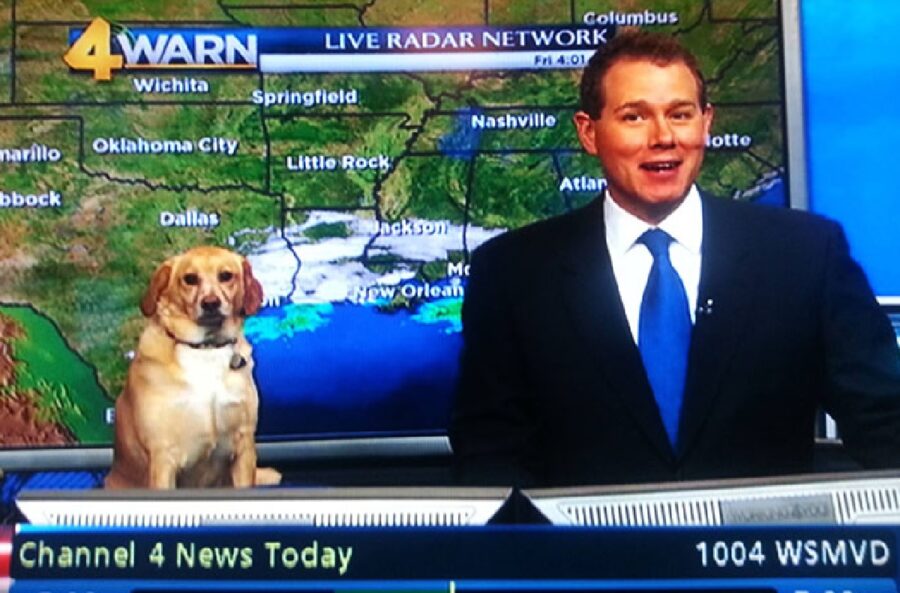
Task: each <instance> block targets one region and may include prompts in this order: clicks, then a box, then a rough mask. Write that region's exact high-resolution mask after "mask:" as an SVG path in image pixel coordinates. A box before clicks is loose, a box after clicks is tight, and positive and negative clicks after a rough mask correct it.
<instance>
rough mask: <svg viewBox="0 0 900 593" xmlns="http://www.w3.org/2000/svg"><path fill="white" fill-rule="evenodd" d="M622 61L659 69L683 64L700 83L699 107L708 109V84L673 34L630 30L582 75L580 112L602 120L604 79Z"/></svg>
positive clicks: (594, 58)
mask: <svg viewBox="0 0 900 593" xmlns="http://www.w3.org/2000/svg"><path fill="white" fill-rule="evenodd" d="M623 60H639V61H647V62H652V63H654V64H657V65H659V66H668V65H670V64H674V63H678V62H681V63H683V64H684V65H685V66H687V67H688V69H689V70H690V71H691V73H692V74H693V75H694V78H695V79H696V80H697V89H698V91H699V97H700V108H701V109H703V110H705V109H706V105H707V98H706V82H705V81H704V80H703V74H702V73H701V72H700V67H699V66H698V65H697V58H695V57H694V54H692V53H691V52H690V51H688V50H687V49H686V48H685V47H684V46H682V45H681V44H680V43H679V42H678V41H677V40H676V39H675V38H674V37H672V36H670V35H663V34H661V33H648V32H646V31H639V30H628V31H624V32H622V33H619V34H618V35H616V36H615V37H614V38H613V39H612V40H611V41H610V42H609V43H607V44H605V45H603V46H601V47H600V49H598V50H597V52H596V53H594V55H593V56H592V57H591V59H590V61H588V64H587V66H586V67H585V69H584V72H583V73H582V74H581V110H582V111H584V112H585V113H587V114H588V115H589V116H591V119H597V118H599V117H600V112H601V111H602V110H603V100H604V98H603V88H602V83H603V76H604V75H605V74H606V72H607V71H608V70H609V69H610V68H612V66H613V64H615V63H617V62H620V61H623Z"/></svg>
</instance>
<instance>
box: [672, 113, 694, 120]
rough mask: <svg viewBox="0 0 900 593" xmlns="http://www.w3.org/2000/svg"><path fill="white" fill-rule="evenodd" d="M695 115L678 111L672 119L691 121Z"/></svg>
mask: <svg viewBox="0 0 900 593" xmlns="http://www.w3.org/2000/svg"><path fill="white" fill-rule="evenodd" d="M691 117H693V114H692V113H691V112H690V111H676V112H675V113H673V114H672V119H682V120H683V119H691Z"/></svg>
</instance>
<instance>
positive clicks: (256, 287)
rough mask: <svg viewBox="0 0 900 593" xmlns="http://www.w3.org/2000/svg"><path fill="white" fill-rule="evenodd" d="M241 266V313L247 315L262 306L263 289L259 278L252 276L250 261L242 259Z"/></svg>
mask: <svg viewBox="0 0 900 593" xmlns="http://www.w3.org/2000/svg"><path fill="white" fill-rule="evenodd" d="M241 266H242V267H243V269H244V303H243V307H242V308H241V314H242V315H244V316H245V317H249V316H250V315H253V314H254V313H256V312H257V311H259V308H260V306H262V301H263V289H262V284H260V283H259V280H257V279H256V278H254V277H253V268H251V267H250V262H248V261H247V260H246V259H244V260H243V261H242V262H241Z"/></svg>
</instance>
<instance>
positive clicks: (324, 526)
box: [0, 474, 900, 593]
mask: <svg viewBox="0 0 900 593" xmlns="http://www.w3.org/2000/svg"><path fill="white" fill-rule="evenodd" d="M516 500H517V501H518V503H519V504H523V505H524V504H526V503H527V504H528V505H530V508H531V510H532V511H533V513H532V514H531V515H530V516H528V518H529V519H531V520H534V521H541V520H543V521H544V523H533V524H503V523H499V524H498V523H494V521H496V520H497V518H498V517H500V516H502V515H503V511H504V509H505V510H507V511H508V510H509V506H510V504H511V502H513V501H516ZM18 504H19V507H20V509H21V510H22V512H23V513H24V514H25V516H26V517H28V519H29V520H30V521H31V523H22V524H18V525H15V526H8V527H3V528H0V579H2V583H3V584H2V587H0V589H3V590H6V591H12V592H19V591H21V592H34V593H37V592H42V593H57V592H65V593H89V592H90V593H107V592H113V591H116V592H119V591H122V592H143V593H153V592H159V593H162V592H182V593H187V592H201V591H204V592H212V591H215V592H239V591H275V592H316V593H325V592H332V591H333V592H336V593H366V592H368V591H396V592H404V593H431V592H435V593H437V592H443V593H457V592H460V593H461V592H469V591H471V592H473V593H506V592H513V591H515V592H534V593H539V592H544V591H552V592H554V593H563V592H564V593H570V592H571V593H586V592H589V591H621V592H625V591H628V592H632V593H647V592H650V591H681V592H687V591H704V592H724V591H730V592H778V593H801V592H808V593H826V592H834V593H895V592H896V591H897V589H898V581H900V572H898V562H897V555H898V543H897V542H898V535H900V477H898V476H897V475H896V474H894V475H881V476H875V477H871V476H870V477H868V478H866V479H857V478H853V479H849V480H847V479H832V480H823V481H819V479H818V478H816V480H814V481H805V480H803V479H801V480H800V481H796V480H795V481H794V482H793V483H788V482H785V481H782V482H780V483H779V482H774V483H773V482H768V483H766V484H747V483H745V482H741V481H729V482H723V483H719V484H713V485H710V484H705V483H699V484H696V485H693V486H691V487H688V488H685V487H684V485H674V486H673V485H664V486H659V487H649V488H648V487H622V488H600V489H590V488H588V489H566V490H535V491H523V492H516V491H511V490H507V489H503V490H497V489H443V488H441V489H421V488H393V489H390V488H388V489H348V490H328V489H313V490H297V491H290V490H289V491H284V490H278V489H275V490H250V491H195V492H190V491H176V492H166V493H160V492H143V493H141V492H137V493H128V494H115V493H109V492H102V491H93V492H91V491H89V492H80V493H71V492H69V493H65V492H56V493H53V492H50V493H40V492H36V493H23V494H22V496H21V500H19V501H18ZM518 517H519V518H520V519H522V518H523V517H526V514H523V513H518ZM760 523H768V524H760Z"/></svg>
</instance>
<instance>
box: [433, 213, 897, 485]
mask: <svg viewBox="0 0 900 593" xmlns="http://www.w3.org/2000/svg"><path fill="white" fill-rule="evenodd" d="M703 225H704V238H703V246H702V254H703V263H702V268H701V276H700V286H699V295H698V304H701V305H704V304H706V302H707V300H708V299H712V310H711V312H709V313H698V315H697V319H696V322H695V325H694V329H693V333H692V342H691V350H690V355H689V356H690V357H689V368H688V379H687V386H686V391H685V400H684V404H683V409H682V416H681V424H680V428H679V435H680V436H679V441H680V443H679V448H678V450H677V451H673V450H672V448H671V446H670V445H669V443H668V440H667V438H666V434H665V430H664V428H663V425H662V421H661V419H660V417H659V413H658V411H657V408H656V403H655V400H654V398H653V394H652V392H651V389H650V386H649V383H648V381H647V378H646V374H645V372H644V369H643V364H642V362H641V358H640V353H639V351H638V349H637V346H636V345H635V343H634V340H633V338H632V336H631V333H630V331H629V328H628V323H627V319H626V316H625V311H624V309H623V307H622V304H621V300H620V298H619V293H618V290H617V287H616V282H615V277H614V275H613V271H612V267H611V263H610V259H609V254H608V251H607V248H606V239H605V235H604V227H603V211H602V201H601V200H599V199H598V200H595V201H594V202H593V203H591V204H590V205H588V206H587V207H585V208H583V209H581V210H578V211H575V212H572V213H569V214H566V215H564V216H561V217H558V218H554V219H551V220H547V221H543V222H540V223H537V224H535V225H532V226H529V227H525V228H522V229H519V230H516V231H513V232H510V233H506V234H504V235H502V236H500V237H497V238H495V239H494V240H491V241H489V242H487V243H485V244H484V245H483V246H482V247H481V248H479V249H478V250H476V251H475V253H474V254H473V257H472V261H471V272H470V276H469V284H468V286H467V292H466V298H465V303H464V306H463V327H464V330H463V331H464V351H463V355H462V371H461V379H460V385H459V390H458V394H457V401H456V404H455V408H454V412H453V418H452V422H451V430H450V437H451V443H452V445H453V449H454V452H455V454H456V460H457V465H458V469H459V470H460V472H461V474H462V477H463V479H464V481H466V482H468V483H493V484H497V483H501V484H518V485H567V484H600V483H622V482H644V481H661V480H672V479H704V478H714V477H731V476H757V475H770V474H784V473H799V472H805V471H811V469H812V456H813V444H814V438H813V437H814V423H815V415H816V410H817V407H818V406H822V407H824V408H825V410H827V411H828V412H829V413H830V414H831V415H832V416H833V417H834V418H835V419H836V420H837V421H838V425H839V430H840V432H841V434H842V436H843V439H844V441H845V445H846V447H847V448H848V449H849V451H850V453H851V454H852V455H853V456H854V457H855V458H856V459H857V460H858V461H859V462H860V463H861V464H863V465H864V466H866V467H890V466H896V465H900V351H898V348H897V345H896V341H895V337H894V333H893V331H892V329H891V327H890V324H889V322H888V320H887V319H886V317H885V315H884V314H883V312H882V311H881V310H880V308H879V306H878V304H877V302H876V301H875V299H874V297H873V295H872V291H871V289H870V287H869V284H868V282H867V280H866V278H865V276H864V274H863V273H862V271H861V270H860V268H859V266H858V265H857V264H856V263H855V262H854V261H853V260H852V259H851V258H850V256H849V254H848V248H847V244H846V240H845V239H844V235H843V233H842V231H841V230H840V228H839V227H838V226H837V225H836V224H835V223H833V222H830V221H827V220H824V219H822V218H819V217H816V216H813V215H810V214H807V213H803V212H795V211H789V210H784V209H776V208H768V207H763V206H754V205H748V204H743V203H736V202H732V201H726V200H718V199H708V198H703Z"/></svg>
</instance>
